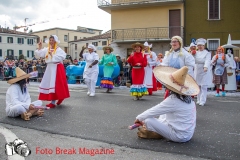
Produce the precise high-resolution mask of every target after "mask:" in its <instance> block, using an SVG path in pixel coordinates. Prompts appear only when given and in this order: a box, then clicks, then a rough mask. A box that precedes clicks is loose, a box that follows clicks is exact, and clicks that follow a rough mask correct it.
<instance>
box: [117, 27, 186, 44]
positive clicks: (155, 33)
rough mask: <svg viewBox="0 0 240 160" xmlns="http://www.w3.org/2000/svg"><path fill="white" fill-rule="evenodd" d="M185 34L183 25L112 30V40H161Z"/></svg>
mask: <svg viewBox="0 0 240 160" xmlns="http://www.w3.org/2000/svg"><path fill="white" fill-rule="evenodd" d="M176 35H178V36H181V37H183V36H184V33H183V27H182V26H176V27H153V28H131V29H115V30H112V41H114V42H124V41H147V40H152V41H159V40H170V39H171V37H173V36H176Z"/></svg>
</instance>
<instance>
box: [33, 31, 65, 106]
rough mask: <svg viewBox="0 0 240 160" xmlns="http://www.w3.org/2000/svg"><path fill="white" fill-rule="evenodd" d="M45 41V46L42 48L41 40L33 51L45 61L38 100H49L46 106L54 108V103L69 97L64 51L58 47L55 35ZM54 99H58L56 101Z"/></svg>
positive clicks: (58, 103)
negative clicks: (45, 65)
mask: <svg viewBox="0 0 240 160" xmlns="http://www.w3.org/2000/svg"><path fill="white" fill-rule="evenodd" d="M45 42H46V43H48V47H47V48H46V47H45V48H42V41H40V42H39V44H38V45H39V48H38V50H36V51H35V55H36V56H38V57H42V58H45V62H46V63H47V68H46V71H45V73H44V75H43V78H42V81H41V83H40V86H39V91H40V95H39V100H43V101H51V103H49V104H47V105H46V106H47V107H50V108H54V107H55V106H56V104H57V105H60V104H61V103H62V102H63V100H64V99H66V98H69V97H70V94H69V89H68V85H67V79H66V72H65V69H64V65H63V60H64V59H65V58H66V53H65V52H64V51H63V50H62V49H61V48H60V47H58V43H60V41H59V40H58V37H57V36H56V35H51V36H50V37H49V39H48V40H46V41H45ZM56 100H58V102H57V103H56Z"/></svg>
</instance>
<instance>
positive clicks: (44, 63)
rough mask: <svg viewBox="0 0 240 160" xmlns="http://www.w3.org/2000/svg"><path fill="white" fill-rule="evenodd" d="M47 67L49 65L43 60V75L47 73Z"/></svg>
mask: <svg viewBox="0 0 240 160" xmlns="http://www.w3.org/2000/svg"><path fill="white" fill-rule="evenodd" d="M46 67H47V63H46V62H45V59H43V61H42V69H43V74H44V73H45V70H46Z"/></svg>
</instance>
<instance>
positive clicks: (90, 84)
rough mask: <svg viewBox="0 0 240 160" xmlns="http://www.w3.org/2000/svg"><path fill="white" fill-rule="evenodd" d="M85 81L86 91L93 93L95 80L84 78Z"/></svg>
mask: <svg viewBox="0 0 240 160" xmlns="http://www.w3.org/2000/svg"><path fill="white" fill-rule="evenodd" d="M85 82H86V84H87V87H88V92H90V93H94V94H95V87H96V82H97V81H95V80H92V79H88V78H85Z"/></svg>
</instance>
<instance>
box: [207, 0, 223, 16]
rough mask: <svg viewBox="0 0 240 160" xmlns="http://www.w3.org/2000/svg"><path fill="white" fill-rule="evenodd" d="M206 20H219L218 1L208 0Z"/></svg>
mask: <svg viewBox="0 0 240 160" xmlns="http://www.w3.org/2000/svg"><path fill="white" fill-rule="evenodd" d="M208 19H210V20H211V19H220V0H208Z"/></svg>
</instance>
